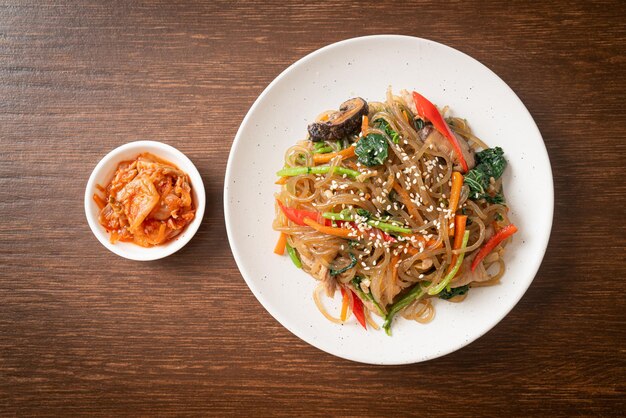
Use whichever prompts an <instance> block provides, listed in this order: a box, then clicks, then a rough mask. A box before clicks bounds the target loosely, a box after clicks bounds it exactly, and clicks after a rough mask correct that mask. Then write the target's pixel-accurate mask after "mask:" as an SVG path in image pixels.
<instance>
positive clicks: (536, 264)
mask: <svg viewBox="0 0 626 418" xmlns="http://www.w3.org/2000/svg"><path fill="white" fill-rule="evenodd" d="M376 39H391V40H392V39H398V40H402V39H413V40H415V41H421V42H426V43H431V44H434V45H436V46H437V47H439V48H443V49H448V50H450V51H451V52H453V53H456V54H461V55H463V56H464V57H465V58H467V59H470V60H472V61H474V62H475V63H476V64H478V65H479V66H481V67H482V69H483V70H484V71H487V72H488V73H490V74H491V75H492V76H494V77H495V78H496V79H497V80H499V81H500V82H501V83H502V88H505V89H508V92H509V93H510V94H512V96H513V97H514V98H515V99H516V100H517V102H518V104H519V105H520V106H521V107H522V108H523V109H524V110H525V112H526V113H527V114H528V116H529V118H530V120H531V121H532V126H529V128H530V129H533V130H534V132H535V133H536V135H537V136H538V138H539V139H540V140H541V141H540V144H539V145H540V146H541V147H542V151H543V154H544V155H545V158H546V161H547V167H545V168H547V174H548V177H547V178H546V180H547V181H548V182H549V185H550V187H549V192H550V194H549V196H545V197H546V204H547V210H548V212H549V227H548V228H546V230H545V231H544V234H543V235H542V237H541V238H542V239H541V242H540V247H541V254H540V255H538V256H537V257H536V258H535V259H534V260H533V265H532V266H531V267H530V270H531V271H532V274H531V275H530V278H529V279H528V280H527V282H526V283H525V287H524V288H523V291H521V292H520V293H519V297H517V298H516V299H515V300H510V303H509V305H508V308H507V309H505V310H504V311H503V313H502V314H501V315H499V316H498V317H494V319H493V320H492V321H491V322H490V323H489V324H488V325H486V326H485V327H483V329H482V330H481V331H480V332H477V333H475V334H474V335H473V336H472V337H471V338H469V339H468V340H467V341H466V342H464V343H462V344H459V345H457V346H450V347H448V348H447V349H445V350H442V351H440V352H438V353H436V354H435V355H431V356H427V357H421V358H418V357H416V358H414V359H404V360H400V361H395V360H393V359H390V360H384V361H373V360H371V359H370V358H367V357H366V356H365V357H364V356H360V355H354V354H352V355H350V354H347V353H345V352H336V351H331V350H329V349H327V348H326V347H323V346H321V345H320V344H318V343H317V342H316V341H314V340H312V339H309V338H306V337H305V336H303V335H302V333H301V332H299V331H298V330H296V329H292V328H291V327H289V326H287V325H286V324H285V323H284V321H282V320H281V319H280V318H279V317H278V316H277V315H276V312H275V311H274V309H273V308H272V307H271V305H270V304H269V303H268V302H267V300H266V299H265V297H264V296H263V295H262V294H261V293H260V292H259V289H258V287H257V284H256V283H255V281H254V280H253V279H252V278H251V277H248V275H247V274H246V272H245V269H244V268H243V267H242V266H243V265H244V260H243V258H242V256H241V254H239V252H238V251H237V247H236V243H235V242H234V240H233V236H234V235H233V234H234V232H233V230H232V228H233V227H232V219H231V217H230V212H231V205H230V201H229V192H230V188H229V187H228V186H229V180H230V178H231V177H232V175H233V173H232V167H233V160H234V158H235V153H236V150H237V148H238V146H239V145H240V142H241V137H242V131H243V129H244V127H245V126H246V124H247V123H248V121H249V119H250V118H251V117H252V115H253V113H254V112H255V110H256V109H257V107H258V106H259V105H260V103H261V102H262V101H263V98H264V97H265V96H266V95H267V94H268V93H269V92H270V91H271V90H272V88H273V87H274V86H275V85H276V84H278V83H279V82H280V81H281V80H282V79H283V78H284V77H285V76H287V75H288V74H289V73H290V72H291V71H292V70H293V69H294V68H297V67H298V66H300V65H302V64H305V63H306V62H308V61H309V60H312V59H314V58H315V57H317V56H318V55H321V54H323V53H324V52H326V51H328V50H330V49H333V48H340V47H343V46H345V45H347V44H350V43H354V42H363V41H365V42H366V41H368V40H376ZM223 198H224V220H225V224H226V232H227V236H228V240H229V244H230V247H231V250H232V254H233V257H234V259H235V262H236V264H237V266H238V268H239V271H240V272H241V275H242V277H243V278H244V280H245V282H246V284H247V286H248V287H249V288H250V290H251V291H252V293H253V294H254V296H255V297H256V299H257V300H258V301H259V302H260V303H261V305H262V306H263V307H264V308H265V310H266V311H267V312H268V313H269V314H270V315H271V316H272V317H273V318H274V319H276V321H278V322H279V323H280V324H281V325H282V326H283V327H285V328H287V329H288V330H289V331H290V332H291V333H292V334H294V335H295V336H297V337H298V338H300V339H301V340H303V341H304V342H306V343H308V344H310V345H312V346H314V347H316V348H318V349H320V350H322V351H324V352H327V353H329V354H331V355H334V356H336V357H340V358H343V359H346V360H351V361H355V362H359V363H366V364H373V365H403V364H414V363H419V362H422V361H428V360H432V359H435V358H438V357H441V356H445V355H447V354H450V353H452V352H454V351H457V350H459V349H461V348H463V347H465V346H467V345H469V344H471V343H472V342H474V341H475V340H477V339H478V338H480V337H482V336H483V335H484V334H486V333H487V332H489V331H490V330H491V329H493V328H494V327H495V326H496V325H497V324H499V323H500V322H501V321H502V320H503V319H504V318H505V317H506V316H507V315H508V314H509V313H510V311H511V310H512V309H513V308H514V307H515V306H516V305H517V304H518V303H519V301H520V300H521V298H522V297H523V296H524V294H525V293H526V291H527V290H528V288H529V287H530V285H531V283H532V282H533V281H534V279H535V277H536V275H537V272H538V271H539V268H540V266H541V264H542V262H543V259H544V256H545V253H546V251H547V247H548V242H549V239H550V234H551V230H552V225H553V219H554V181H553V175H552V167H551V164H550V159H549V155H548V152H547V149H546V147H545V142H544V140H543V137H542V135H541V132H540V131H539V128H538V127H537V125H536V122H535V121H534V118H533V117H532V114H531V113H530V112H529V111H528V109H527V108H526V106H525V105H524V103H523V102H522V101H521V99H520V98H519V96H518V95H517V94H516V93H515V91H513V89H512V88H511V87H510V86H509V85H508V84H507V83H506V82H505V81H504V80H502V79H501V78H500V77H499V76H498V75H497V74H496V73H495V72H494V71H492V70H491V69H490V68H489V67H487V66H486V65H484V64H483V63H482V62H480V61H479V60H477V59H476V58H473V57H471V56H470V55H468V54H465V53H464V52H462V51H459V50H457V49H455V48H452V47H450V46H448V45H445V44H442V43H439V42H436V41H432V40H429V39H425V38H420V37H415V36H408V35H396V34H380V35H368V36H360V37H354V38H349V39H345V40H342V41H339V42H335V43H332V44H329V45H326V46H324V47H322V48H319V49H317V50H315V51H313V52H311V53H309V54H307V55H305V56H304V57H302V58H300V59H298V60H297V61H295V62H294V63H292V64H291V65H289V66H288V67H287V68H286V69H285V70H283V71H282V72H281V73H280V74H279V75H278V76H276V78H274V79H273V80H272V81H271V82H270V84H268V86H267V87H266V88H265V89H264V90H263V92H262V93H261V94H260V95H259V96H258V97H257V99H256V100H255V101H254V103H253V104H252V106H251V107H250V109H249V110H248V112H247V113H246V115H245V117H244V119H243V120H242V122H241V125H240V126H239V129H238V130H237V133H236V135H235V138H234V140H233V143H232V145H231V149H230V152H229V156H228V161H227V165H226V172H225V177H224V195H223Z"/></svg>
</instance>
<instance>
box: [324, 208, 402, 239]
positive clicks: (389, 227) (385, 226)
mask: <svg viewBox="0 0 626 418" xmlns="http://www.w3.org/2000/svg"><path fill="white" fill-rule="evenodd" d="M361 211H362V212H361ZM357 215H359V216H363V217H364V218H368V219H367V221H366V223H367V224H368V225H371V226H373V227H374V228H378V229H380V230H381V231H385V232H392V233H394V232H395V233H399V234H410V233H411V232H413V231H412V230H411V229H409V228H404V227H401V226H398V225H395V224H392V223H388V222H382V221H381V220H379V219H377V218H372V217H371V216H370V213H369V212H368V211H366V210H364V209H357ZM322 217H324V218H326V219H331V220H333V221H346V222H353V221H354V217H353V216H352V214H351V213H350V211H349V210H342V211H341V212H340V213H334V212H324V213H322Z"/></svg>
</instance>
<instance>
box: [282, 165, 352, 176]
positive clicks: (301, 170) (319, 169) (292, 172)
mask: <svg viewBox="0 0 626 418" xmlns="http://www.w3.org/2000/svg"><path fill="white" fill-rule="evenodd" d="M331 168H333V167H330V166H328V165H317V166H315V167H288V168H283V169H282V170H280V171H278V172H277V173H276V175H277V176H278V177H292V176H299V175H302V174H326V173H328V172H329V171H330V170H331ZM333 172H334V173H336V174H339V175H344V174H345V175H346V176H348V177H352V178H357V177H358V176H360V175H361V173H359V172H358V171H355V170H350V169H349V168H345V167H334V168H333Z"/></svg>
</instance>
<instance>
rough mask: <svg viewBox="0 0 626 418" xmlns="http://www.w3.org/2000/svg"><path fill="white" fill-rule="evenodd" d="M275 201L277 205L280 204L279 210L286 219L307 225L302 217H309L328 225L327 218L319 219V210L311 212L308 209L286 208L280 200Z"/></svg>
mask: <svg viewBox="0 0 626 418" xmlns="http://www.w3.org/2000/svg"><path fill="white" fill-rule="evenodd" d="M277 202H278V206H280V210H282V211H283V213H284V214H285V216H286V217H287V219H289V220H290V221H292V222H294V223H296V224H297V225H300V226H307V224H305V223H304V218H309V219H313V220H314V221H316V222H318V223H322V225H325V226H330V221H328V219H320V218H322V217H321V216H320V214H319V212H311V211H308V210H302V209H294V208H288V207H287V206H285V205H283V204H282V202H281V201H280V200H277ZM320 220H322V222H320Z"/></svg>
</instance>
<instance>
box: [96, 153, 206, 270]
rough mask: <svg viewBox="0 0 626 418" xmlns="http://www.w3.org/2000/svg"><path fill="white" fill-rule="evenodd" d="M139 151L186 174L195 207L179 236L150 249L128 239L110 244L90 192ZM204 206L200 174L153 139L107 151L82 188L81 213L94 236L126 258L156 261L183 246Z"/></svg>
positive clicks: (187, 160)
mask: <svg viewBox="0 0 626 418" xmlns="http://www.w3.org/2000/svg"><path fill="white" fill-rule="evenodd" d="M143 152H149V153H151V154H154V155H156V156H158V157H160V158H163V159H164V160H167V161H169V162H171V163H172V164H174V165H175V166H177V167H178V168H179V169H181V170H182V171H184V172H185V173H187V174H188V175H189V178H190V180H191V195H192V198H193V202H194V204H195V206H196V216H195V217H194V219H193V221H191V223H190V224H189V225H187V226H186V227H185V229H184V231H183V232H182V233H181V234H180V235H178V236H177V237H176V238H174V239H172V240H171V241H168V242H166V243H165V244H161V245H157V246H154V247H150V248H146V247H142V246H140V245H137V244H134V243H132V242H121V241H118V242H117V243H115V244H111V241H110V235H109V233H108V232H107V231H106V229H104V227H103V226H102V225H100V223H99V222H98V214H99V213H100V209H99V208H98V205H96V202H95V201H94V200H93V195H94V193H96V192H98V189H96V185H97V184H99V185H101V186H106V185H107V184H108V183H109V181H111V180H112V179H113V175H114V174H115V170H116V169H117V166H118V164H119V163H120V162H122V161H125V160H132V159H135V158H137V156H138V155H139V154H141V153H143ZM205 205H206V195H205V192H204V184H203V183H202V177H200V173H199V172H198V169H197V168H196V166H195V165H193V163H192V162H191V160H190V159H189V158H187V156H186V155H185V154H183V153H182V152H180V151H179V150H177V149H176V148H174V147H172V146H170V145H167V144H163V143H161V142H155V141H136V142H130V143H128V144H125V145H122V146H120V147H117V148H115V149H114V150H113V151H111V152H109V153H108V154H107V155H106V156H105V157H104V158H103V159H102V160H100V162H99V163H98V165H96V168H94V170H93V172H92V173H91V176H89V181H88V182H87V189H86V190H85V215H87V222H89V227H90V228H91V230H92V231H93V233H94V235H95V236H96V238H98V241H100V243H101V244H102V245H104V246H105V247H106V248H108V249H109V250H110V251H112V252H114V253H115V254H117V255H119V256H121V257H124V258H128V259H130V260H138V261H149V260H158V259H159V258H163V257H167V256H168V255H170V254H173V253H175V252H176V251H178V250H180V249H181V248H183V247H184V246H185V244H187V243H188V242H189V240H191V238H192V237H193V236H194V234H195V233H196V231H197V230H198V227H200V224H201V223H202V218H203V216H204V207H205Z"/></svg>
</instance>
